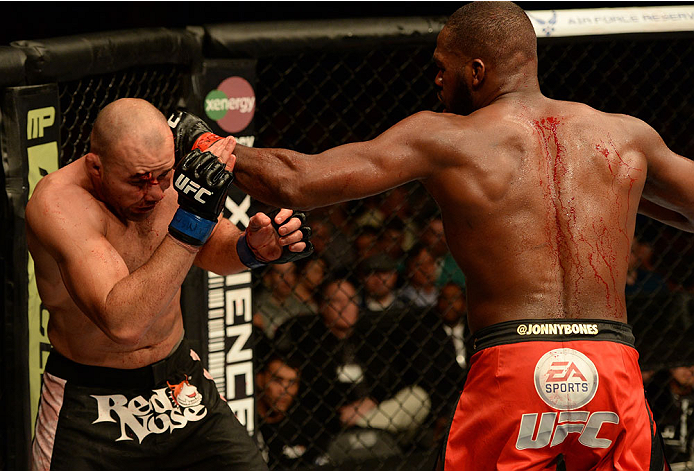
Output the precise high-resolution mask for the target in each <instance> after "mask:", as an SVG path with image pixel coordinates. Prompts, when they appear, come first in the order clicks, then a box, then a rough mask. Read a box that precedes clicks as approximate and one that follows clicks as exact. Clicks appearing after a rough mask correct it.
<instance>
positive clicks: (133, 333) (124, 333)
mask: <svg viewBox="0 0 694 471" xmlns="http://www.w3.org/2000/svg"><path fill="white" fill-rule="evenodd" d="M102 330H103V332H104V333H105V334H106V336H107V337H108V338H109V339H110V340H111V341H112V342H113V343H116V344H118V345H122V346H124V347H132V346H135V345H138V344H140V342H141V341H142V337H143V336H144V331H142V330H141V329H137V328H133V327H123V328H107V329H102Z"/></svg>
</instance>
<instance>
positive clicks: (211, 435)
mask: <svg viewBox="0 0 694 471" xmlns="http://www.w3.org/2000/svg"><path fill="white" fill-rule="evenodd" d="M267 469H268V468H267V466H266V464H265V463H264V462H263V460H262V458H261V456H260V454H259V452H258V450H257V448H256V446H255V444H254V443H253V441H252V440H251V438H250V437H249V436H248V432H247V431H246V429H245V428H244V427H243V426H242V425H241V424H240V423H239V421H238V420H237V419H236V417H235V416H234V414H233V412H232V411H231V409H230V408H229V406H228V405H227V403H226V401H224V400H223V399H222V398H221V396H220V395H219V392H218V391H217V388H216V386H215V384H214V382H213V381H212V378H211V377H210V376H209V374H208V373H207V372H206V371H205V370H204V368H203V367H202V365H201V362H200V361H199V358H198V356H197V355H196V354H195V352H194V351H193V350H191V349H190V346H189V344H188V343H187V342H186V341H185V340H184V341H183V342H182V343H181V345H180V346H179V347H178V348H177V349H176V350H175V351H174V353H173V354H172V355H170V356H169V357H168V358H166V359H164V360H162V361H159V362H157V363H154V364H152V365H149V366H146V367H143V368H137V369H134V370H121V369H116V368H103V367H96V366H88V365H82V364H78V363H75V362H73V361H71V360H68V359H67V358H65V357H63V356H62V355H60V354H58V353H57V352H55V351H54V352H52V353H51V354H50V356H49V358H48V362H47V364H46V371H45V373H44V376H43V386H42V389H41V402H40V405H39V413H38V417H37V422H36V434H35V437H34V442H33V446H32V470H41V471H44V470H45V471H48V470H70V471H83V470H84V471H86V470H90V471H92V470H114V471H115V470H118V471H122V470H127V471H135V470H201V471H202V470H205V471H207V470H238V471H252V470H253V471H254V470H267Z"/></svg>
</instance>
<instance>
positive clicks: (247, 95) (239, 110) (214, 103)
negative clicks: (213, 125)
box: [204, 77, 255, 133]
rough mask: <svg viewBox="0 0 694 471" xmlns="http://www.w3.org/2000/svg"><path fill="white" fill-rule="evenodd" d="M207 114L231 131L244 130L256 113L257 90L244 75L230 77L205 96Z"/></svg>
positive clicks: (227, 130)
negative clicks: (254, 89)
mask: <svg viewBox="0 0 694 471" xmlns="http://www.w3.org/2000/svg"><path fill="white" fill-rule="evenodd" d="M204 106H205V114H207V116H208V117H209V118H210V119H212V120H214V121H216V122H217V124H218V125H219V127H220V128H222V129H224V130H225V131H226V132H229V133H236V132H239V131H243V130H244V129H246V127H247V126H248V125H249V124H250V122H251V120H252V119H253V115H254V114H255V92H254V91H253V87H252V86H251V84H250V83H248V81H247V80H246V79H244V78H242V77H229V78H228V79H225V80H224V81H223V82H222V83H220V84H219V86H218V87H217V89H216V90H212V91H211V92H210V93H208V94H207V96H206V97H205V104H204Z"/></svg>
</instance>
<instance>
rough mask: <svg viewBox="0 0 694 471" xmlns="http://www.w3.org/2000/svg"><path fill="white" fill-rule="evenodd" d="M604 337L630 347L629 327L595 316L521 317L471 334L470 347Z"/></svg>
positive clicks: (631, 339) (631, 340)
mask: <svg viewBox="0 0 694 471" xmlns="http://www.w3.org/2000/svg"><path fill="white" fill-rule="evenodd" d="M576 340H607V341H612V342H618V343H623V344H625V345H629V346H631V347H633V346H634V334H632V331H631V326H630V325H628V324H625V323H623V322H616V321H609V320H603V319H600V320H597V319H580V320H577V319H523V320H514V321H507V322H500V323H498V324H494V325H490V326H488V327H484V328H482V329H480V330H478V331H477V332H476V333H475V335H474V343H473V350H474V351H475V352H478V351H480V350H482V349H485V348H489V347H495V346H497V345H504V344H509V343H519V342H533V341H545V342H547V341H549V342H571V341H576Z"/></svg>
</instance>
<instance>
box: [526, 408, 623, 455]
mask: <svg viewBox="0 0 694 471" xmlns="http://www.w3.org/2000/svg"><path fill="white" fill-rule="evenodd" d="M558 415H559V420H556V419H557V413H556V412H545V413H543V414H542V417H541V418H540V425H539V426H538V425H537V416H538V414H523V416H522V418H521V423H520V431H519V432H518V440H517V441H516V448H517V449H518V450H526V449H537V448H544V447H546V446H547V445H549V446H550V447H552V446H556V445H559V444H561V443H562V442H563V441H564V440H565V439H566V437H567V436H568V435H569V434H570V433H578V434H579V437H578V441H579V443H581V444H582V445H584V446H587V447H589V448H608V447H609V446H610V445H611V444H612V440H608V439H607V438H598V434H599V433H600V429H601V427H602V426H603V425H605V424H618V423H619V416H618V415H617V414H615V413H614V412H609V411H601V412H593V413H592V414H591V413H590V412H588V411H563V412H560V413H559V414H558ZM555 422H556V424H555ZM536 428H537V436H536V437H535V439H533V436H534V434H535V429H536Z"/></svg>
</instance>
